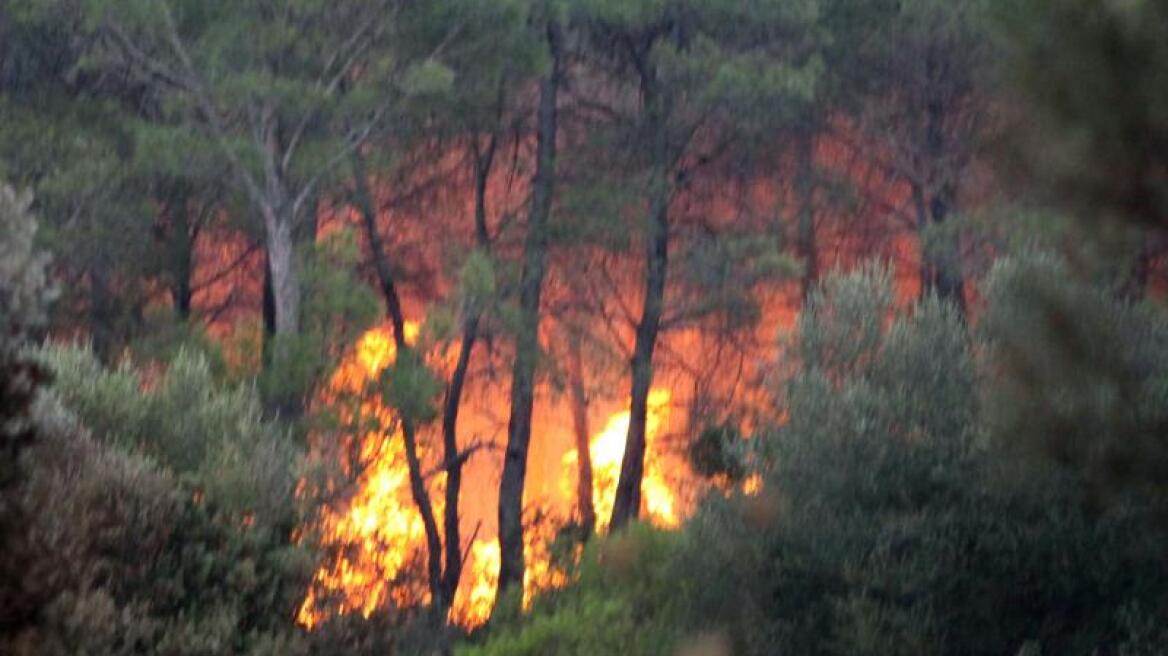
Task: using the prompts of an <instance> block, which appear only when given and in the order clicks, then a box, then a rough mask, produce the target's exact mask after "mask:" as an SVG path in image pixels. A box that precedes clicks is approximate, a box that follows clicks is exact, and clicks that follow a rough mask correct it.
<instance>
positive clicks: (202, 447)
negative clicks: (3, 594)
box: [0, 347, 314, 655]
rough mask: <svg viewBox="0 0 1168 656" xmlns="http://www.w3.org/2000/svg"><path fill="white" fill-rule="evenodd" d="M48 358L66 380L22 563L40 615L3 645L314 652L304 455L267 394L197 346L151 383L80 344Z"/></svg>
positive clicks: (38, 455) (40, 455)
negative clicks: (298, 498)
mask: <svg viewBox="0 0 1168 656" xmlns="http://www.w3.org/2000/svg"><path fill="white" fill-rule="evenodd" d="M38 357H40V358H42V359H43V360H44V361H45V362H46V363H47V364H48V366H49V368H50V369H51V370H52V371H54V373H56V375H57V385H56V388H55V390H54V391H55V394H54V395H50V396H45V397H43V398H42V399H41V401H40V402H39V405H38V410H37V414H36V422H37V426H38V437H39V439H38V440H37V442H36V443H35V445H34V446H33V447H31V449H30V452H29V459H28V476H27V480H25V481H23V482H22V484H21V485H20V487H19V489H18V490H17V493H16V499H17V503H18V504H19V507H20V509H21V514H22V516H24V517H27V518H29V520H28V525H27V526H26V527H25V529H24V531H22V533H21V537H20V539H19V540H17V541H16V548H17V549H18V550H19V553H17V554H15V557H17V558H19V559H20V561H21V562H23V563H25V569H24V571H23V572H22V575H21V577H20V580H19V584H18V585H19V587H20V591H21V593H22V598H23V599H24V600H25V603H26V604H28V607H29V608H30V609H35V611H32V612H30V615H31V616H32V617H33V620H32V621H30V622H29V623H28V624H27V625H26V626H25V627H23V628H22V629H21V630H20V631H19V632H14V633H12V634H5V635H3V636H0V652H3V653H15V654H38V655H40V654H50V655H52V654H62V655H64V654H174V655H187V654H190V655H196V654H197V655H203V654H245V653H253V654H268V653H281V654H296V653H307V652H306V651H305V650H306V649H307V647H306V645H305V644H304V639H303V636H302V635H301V632H300V630H299V629H298V628H297V627H295V625H294V623H293V621H292V620H293V618H294V616H295V612H296V609H297V607H298V605H299V602H300V600H301V597H302V595H303V591H304V590H305V589H306V586H307V583H308V580H309V578H310V577H311V574H312V568H313V565H314V563H313V561H312V559H311V557H310V555H309V554H307V553H305V552H304V550H303V549H301V548H300V547H298V546H297V545H295V544H293V543H291V542H290V540H291V536H292V531H293V529H294V527H295V526H296V523H297V512H296V506H295V503H294V497H293V492H294V486H295V483H296V480H297V476H298V469H297V466H298V464H297V463H298V457H297V452H296V450H295V449H294V448H293V446H292V445H291V443H290V442H289V439H288V437H287V434H286V432H285V431H284V430H282V429H280V428H279V427H277V426H276V425H274V424H270V423H267V422H265V421H263V420H262V418H261V414H260V411H259V404H258V401H257V399H256V395H255V393H254V390H252V389H250V388H246V387H242V388H223V387H220V386H219V385H218V384H217V383H216V381H215V380H214V378H213V377H212V375H211V372H210V370H209V368H208V366H207V362H206V360H205V359H204V358H202V357H201V356H196V355H193V354H191V353H189V352H181V353H180V354H179V355H178V356H177V357H176V359H175V360H174V362H172V363H171V366H170V367H169V368H168V369H167V370H166V371H165V372H164V373H162V374H160V376H159V377H158V379H157V380H153V381H151V382H150V384H149V385H146V384H145V383H144V382H143V381H142V380H141V379H140V378H139V377H138V376H137V375H136V374H135V373H134V372H132V371H131V370H129V369H128V368H122V369H119V370H116V371H109V370H106V369H103V368H102V367H101V366H100V365H99V364H97V362H96V360H95V359H94V358H93V356H92V355H91V354H89V353H88V352H86V351H82V350H80V349H75V348H57V347H51V348H47V349H44V350H43V351H41V352H40V353H39V354H38ZM74 409H75V411H74ZM86 424H91V425H92V426H95V427H96V428H95V430H93V431H92V432H90V431H89V430H88V429H86V428H85V425H86Z"/></svg>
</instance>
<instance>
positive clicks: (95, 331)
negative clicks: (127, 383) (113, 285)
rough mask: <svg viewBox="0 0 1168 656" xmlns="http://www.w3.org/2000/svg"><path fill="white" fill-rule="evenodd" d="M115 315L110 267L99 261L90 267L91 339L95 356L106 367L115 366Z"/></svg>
mask: <svg viewBox="0 0 1168 656" xmlns="http://www.w3.org/2000/svg"><path fill="white" fill-rule="evenodd" d="M114 313H115V308H114V298H113V294H112V293H111V292H110V280H109V266H108V265H107V264H106V263H105V262H104V261H102V260H101V259H98V261H96V262H94V263H93V264H91V265H90V267H89V336H90V337H89V338H90V340H92V343H93V353H94V355H96V356H97V359H98V360H100V361H101V362H103V363H104V364H106V365H110V364H113V359H114V355H115V353H114V343H115V339H114V327H113V323H114Z"/></svg>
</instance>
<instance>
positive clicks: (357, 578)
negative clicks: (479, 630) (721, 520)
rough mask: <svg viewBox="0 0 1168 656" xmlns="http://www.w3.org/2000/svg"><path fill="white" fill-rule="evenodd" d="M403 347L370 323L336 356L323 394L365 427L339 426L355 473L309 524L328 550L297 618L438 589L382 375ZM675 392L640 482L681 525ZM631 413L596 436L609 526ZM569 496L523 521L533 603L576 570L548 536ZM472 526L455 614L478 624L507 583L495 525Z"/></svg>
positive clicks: (657, 402) (597, 470)
mask: <svg viewBox="0 0 1168 656" xmlns="http://www.w3.org/2000/svg"><path fill="white" fill-rule="evenodd" d="M417 333H418V326H417V325H416V324H408V325H407V327H406V336H407V340H408V341H411V342H412V341H413V340H414V338H415V337H416V335H417ZM395 357H396V348H395V347H394V341H393V336H392V333H391V332H390V331H389V330H388V329H385V328H376V329H373V330H370V331H368V332H367V333H365V334H364V335H363V336H362V337H361V338H360V340H358V342H357V344H356V345H355V347H354V349H353V351H352V353H351V354H350V355H349V356H348V357H347V358H345V359H344V361H343V362H342V363H341V364H340V366H338V368H337V370H336V371H335V372H334V374H333V376H332V378H331V379H330V381H329V385H328V387H327V389H326V390H325V392H324V393H323V394H322V398H321V402H323V403H326V404H329V406H330V407H332V408H334V409H335V411H336V412H337V414H338V415H339V417H338V418H339V420H340V423H341V425H342V426H357V427H359V428H356V429H354V430H352V431H351V434H346V435H342V436H340V437H339V438H337V440H336V441H338V442H340V443H341V445H342V447H343V448H342V449H341V450H340V452H339V453H340V454H341V455H334V456H333V457H337V458H339V459H340V460H341V467H340V469H341V470H342V472H343V473H344V474H347V475H349V476H350V477H351V478H352V479H353V480H354V481H355V484H354V485H353V487H352V488H351V489H350V490H348V493H347V494H344V495H343V497H344V498H343V500H341V501H339V502H337V503H333V504H326V505H325V506H324V508H323V509H322V511H321V512H320V513H319V515H318V517H317V518H316V520H315V522H314V523H313V525H312V526H310V527H307V530H306V531H305V534H311V535H313V536H315V538H316V539H317V540H319V542H320V544H321V546H322V547H323V548H324V550H325V552H326V553H328V554H330V556H329V557H328V558H327V559H326V561H325V562H324V563H322V564H321V566H320V567H319V569H318V570H317V571H316V574H315V576H314V580H313V584H312V587H311V588H310V589H309V590H308V592H307V594H306V596H305V599H304V601H303V604H302V605H301V608H300V611H299V615H298V621H299V622H300V623H301V624H302V625H303V626H305V627H307V628H313V627H315V626H317V625H319V624H320V623H321V622H322V621H324V620H327V619H328V618H329V617H331V616H334V615H338V614H347V613H361V614H362V615H364V616H366V617H368V616H370V615H371V614H373V613H374V612H376V611H377V610H379V609H381V608H384V607H387V606H389V605H390V604H394V605H400V606H409V605H415V604H424V603H426V602H427V601H428V600H429V591H428V589H427V587H426V585H425V582H424V574H423V571H422V570H423V568H424V563H425V559H426V541H425V533H424V529H423V525H422V519H421V515H420V514H419V513H418V510H417V508H416V506H415V505H414V502H413V499H412V497H411V494H410V488H409V469H408V465H407V463H406V457H405V450H404V444H403V439H402V436H401V433H400V431H399V430H398V428H397V424H396V422H394V421H393V414H392V412H391V411H390V409H389V408H387V407H386V406H385V405H384V404H383V403H382V401H381V399H380V396H379V395H378V394H377V392H376V388H375V386H374V383H376V382H377V380H378V379H379V377H380V375H381V373H382V371H384V370H385V368H386V367H388V366H389V365H390V364H392V363H393V361H394V358H395ZM436 359H437V360H441V359H442V358H441V356H438V357H437V358H436ZM671 396H672V395H671V393H670V392H669V390H666V389H654V390H653V391H652V393H651V395H650V398H649V414H648V422H647V426H646V429H647V430H646V438H647V442H648V449H647V454H646V463H645V478H644V482H643V484H642V497H643V504H644V509H645V514H646V516H647V518H648V519H649V521H651V522H653V523H654V524H656V525H658V526H662V527H675V526H677V525H678V524H679V523H680V521H681V519H682V518H681V517H680V512H679V504H678V501H677V499H676V497H675V495H674V492H673V490H672V489H671V487H670V486H669V484H668V483H667V481H666V478H665V475H664V474H665V472H664V470H665V467H664V464H663V461H662V457H661V453H660V452H661V449H660V448H659V445H658V444H657V438H658V436H659V434H661V433H662V432H663V431H664V430H665V428H666V427H667V425H668V421H669V413H670V400H671ZM628 424H629V412H628V410H623V411H618V412H615V413H614V414H612V415H611V416H609V417H608V419H607V421H606V422H605V423H604V428H603V429H602V430H601V431H600V432H598V433H596V434H595V435H593V436H592V438H591V440H590V454H591V457H592V463H593V504H594V506H595V508H596V513H597V519H598V522H599V524H600V526H599V527H598V529H599V530H601V531H603V530H604V529H605V528H606V527H607V524H608V521H609V518H610V515H611V513H612V506H613V501H614V497H615V493H616V482H617V478H618V476H619V474H620V466H621V459H622V457H623V454H624V444H625V437H626V434H627V431H628ZM537 439H538V438H537ZM420 442H421V444H420V447H419V448H420V449H422V450H423V453H421V454H420V455H421V456H423V460H425V456H426V455H428V451H426V444H427V443H432V440H428V439H425V438H423V439H421V440H420ZM328 453H333V452H331V451H330V452H328ZM343 454H352V455H349V456H345V455H343ZM479 457H484V458H486V457H490V456H489V454H484V455H482V456H479ZM576 458H577V454H576V453H575V451H574V450H571V451H568V452H567V453H565V454H564V455H563V456H562V459H561V463H562V467H561V473H560V478H559V480H558V481H557V485H556V486H555V487H558V488H559V489H560V490H561V491H562V492H563V498H564V499H571V498H572V495H573V494H574V492H572V491H573V490H575V489H576V488H575V477H576ZM442 479H443V476H442V475H441V474H438V475H435V476H434V477H433V480H431V481H429V487H430V493H431V500H432V503H433V504H434V506H435V507H434V511H435V513H436V514H439V515H440V514H441V512H442V510H443V508H442V500H443V496H442V494H441V491H442V489H443V487H442V486H443V485H444V481H443V480H442ZM530 482H531V481H530V480H529V483H530ZM480 492H481V493H482V494H491V495H493V494H495V490H494V489H491V490H477V489H474V488H473V487H471V486H469V485H467V481H465V480H464V486H463V496H464V498H466V497H467V496H468V495H471V494H478V493H480ZM543 502H544V503H548V501H547V500H543ZM562 505H563V506H564V507H562V508H555V507H552V508H544V507H542V506H541V507H540V508H539V509H538V510H539V512H537V513H532V515H533V517H534V518H535V519H533V521H532V522H531V523H530V524H529V525H528V528H527V529H526V530H525V532H524V535H525V538H524V539H525V543H526V544H525V559H526V561H527V572H526V576H525V579H524V600H525V603H528V602H530V600H531V599H532V597H533V596H534V595H535V594H536V593H537V592H539V591H540V590H546V589H550V588H554V587H559V586H562V585H564V584H565V583H567V575H566V574H565V573H564V572H563V571H562V570H560V569H559V568H557V567H555V566H554V565H553V563H552V559H551V555H550V552H549V548H548V547H549V543H550V542H551V541H552V540H553V539H554V538H555V536H556V533H557V532H558V530H559V529H560V528H561V527H563V526H565V525H566V524H567V523H568V522H569V521H570V520H571V513H572V508H573V507H574V504H571V503H564V504H562ZM464 510H465V509H464ZM530 510H536V509H530ZM475 519H476V518H473V517H472V518H464V522H463V523H464V525H467V523H468V520H469V521H470V524H469V526H470V527H471V528H476V529H477V528H479V527H481V526H482V525H483V524H484V523H486V522H485V521H484V522H479V523H477V524H476V523H475V522H474V520H475ZM480 519H485V518H480ZM492 526H493V524H492ZM491 532H492V533H493V529H492V531H491ZM464 534H465V535H467V537H471V536H472V535H473V536H474V540H473V542H471V543H470V544H468V545H464V551H465V553H466V563H465V566H464V569H463V573H462V578H461V581H460V585H459V588H458V591H457V593H456V594H455V598H454V603H453V606H452V608H451V611H450V614H451V620H452V621H454V622H455V623H457V624H459V625H461V626H464V627H467V628H473V627H476V626H480V625H482V624H483V623H485V622H486V620H487V619H488V618H489V616H490V613H491V609H492V605H493V603H494V599H495V589H496V586H497V583H498V573H499V545H498V541H497V539H496V537H495V536H494V535H487V534H486V532H485V531H484V532H477V533H474V534H472V533H471V532H470V531H466V532H465V533H464Z"/></svg>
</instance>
